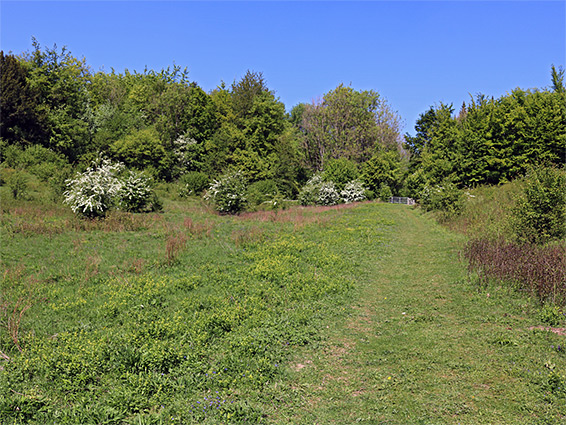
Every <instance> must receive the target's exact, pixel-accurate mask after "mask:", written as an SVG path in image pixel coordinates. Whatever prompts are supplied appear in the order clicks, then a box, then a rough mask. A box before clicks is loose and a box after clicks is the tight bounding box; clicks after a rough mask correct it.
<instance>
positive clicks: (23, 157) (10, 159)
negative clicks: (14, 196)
mask: <svg viewBox="0 0 566 425" xmlns="http://www.w3.org/2000/svg"><path fill="white" fill-rule="evenodd" d="M4 165H5V166H8V167H11V168H18V169H19V168H21V169H25V170H27V171H28V172H30V173H31V174H34V175H36V176H37V177H39V178H40V180H42V181H47V180H48V179H49V178H50V177H51V176H53V175H55V174H56V173H57V172H58V171H59V170H60V169H62V168H65V167H68V166H69V164H68V163H67V161H66V159H65V157H64V156H63V155H61V154H58V153H55V152H53V151H52V150H51V149H48V148H45V147H43V146H40V145H31V146H28V147H27V148H26V149H23V148H21V147H19V146H17V145H11V146H8V147H7V148H6V151H5V153H4Z"/></svg>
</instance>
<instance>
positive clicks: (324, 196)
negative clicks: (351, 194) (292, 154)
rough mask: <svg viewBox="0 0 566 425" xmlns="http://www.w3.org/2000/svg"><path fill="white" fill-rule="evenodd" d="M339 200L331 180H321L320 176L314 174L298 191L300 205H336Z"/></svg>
mask: <svg viewBox="0 0 566 425" xmlns="http://www.w3.org/2000/svg"><path fill="white" fill-rule="evenodd" d="M340 201H341V198H340V193H338V190H337V189H336V185H335V184H334V182H331V181H323V179H322V176H320V175H318V174H315V175H314V176H313V177H312V178H311V179H310V180H309V181H308V182H307V183H306V184H305V185H304V186H303V188H302V189H301V191H300V192H299V203H300V204H301V205H304V206H306V205H336V204H338V203H339V202H340Z"/></svg>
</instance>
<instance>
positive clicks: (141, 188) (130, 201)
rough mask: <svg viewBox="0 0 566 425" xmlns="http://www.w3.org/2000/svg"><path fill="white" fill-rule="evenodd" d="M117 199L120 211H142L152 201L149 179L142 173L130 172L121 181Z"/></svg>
mask: <svg viewBox="0 0 566 425" xmlns="http://www.w3.org/2000/svg"><path fill="white" fill-rule="evenodd" d="M118 199H119V201H118V203H119V207H120V209H123V210H125V211H130V212H141V211H144V210H145V209H146V208H147V207H148V206H150V204H151V203H152V201H153V189H152V188H151V179H150V178H149V177H147V176H146V175H144V174H143V173H140V172H136V171H132V172H130V173H129V174H128V176H127V177H126V178H125V179H124V180H123V181H122V187H121V188H120V191H119V192H118Z"/></svg>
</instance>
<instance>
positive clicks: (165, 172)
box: [0, 39, 566, 198]
mask: <svg viewBox="0 0 566 425" xmlns="http://www.w3.org/2000/svg"><path fill="white" fill-rule="evenodd" d="M551 71H552V72H551V78H552V86H551V87H550V88H545V89H537V90H522V89H515V90H513V91H512V92H511V93H510V94H508V95H505V96H503V97H501V98H499V99H494V98H493V97H488V96H486V95H477V96H476V97H475V98H472V99H470V101H469V102H468V103H464V104H463V105H462V107H461V109H460V111H459V113H458V114H455V113H454V112H455V111H454V108H453V106H452V105H446V104H440V105H435V106H432V107H430V109H429V110H427V111H426V112H424V113H423V114H421V115H420V117H419V119H418V120H417V122H416V125H415V130H416V135H415V136H410V135H408V134H405V135H403V134H402V120H401V117H400V116H399V114H398V113H397V112H396V111H394V110H393V109H392V107H391V106H390V105H389V103H388V102H387V101H386V100H385V99H384V98H383V97H382V96H380V94H379V93H377V92H375V91H373V90H369V91H358V90H355V89H353V88H352V87H349V86H344V85H339V86H337V87H336V88H335V89H333V90H331V91H329V92H328V93H326V94H324V95H323V96H322V98H320V99H319V100H317V101H313V102H311V103H301V104H298V105H296V106H294V107H293V108H292V109H291V110H290V112H289V113H287V112H286V109H285V105H284V104H283V103H282V102H281V101H280V100H279V99H278V98H277V97H276V96H275V93H274V91H273V90H271V89H270V88H269V87H268V86H267V83H266V80H265V78H264V76H263V74H262V73H261V72H255V71H247V72H246V74H245V75H244V76H243V77H242V78H241V79H240V80H239V81H234V82H233V83H232V84H231V85H226V84H225V83H224V82H221V83H220V84H219V85H218V87H216V88H215V89H214V90H212V91H210V92H208V93H207V92H205V91H204V90H203V89H202V88H201V87H200V86H199V85H198V84H197V83H196V82H194V81H190V79H189V76H188V72H187V70H186V69H181V68H180V67H178V66H173V67H170V68H167V69H163V70H161V71H154V70H147V69H146V70H144V71H143V72H129V71H128V70H126V71H125V72H123V73H117V72H115V71H114V70H113V69H112V70H111V72H105V71H98V72H93V71H92V70H91V68H90V67H89V66H88V65H87V63H86V60H85V59H78V58H76V57H74V56H73V55H72V54H71V52H69V51H68V50H67V49H66V48H63V49H58V48H57V47H56V46H54V47H53V48H42V47H41V46H40V44H39V43H38V42H37V41H36V40H35V39H34V40H33V50H32V51H31V52H27V53H24V54H21V55H14V54H11V53H10V54H5V53H4V52H1V53H0V74H1V86H0V89H1V93H0V102H1V111H2V114H1V121H0V143H1V144H0V146H1V150H2V153H1V158H0V159H1V161H2V163H3V164H4V167H12V168H18V167H21V166H22V163H25V161H23V160H22V158H24V157H25V155H24V154H23V153H25V152H26V151H30V152H31V151H33V155H35V156H39V157H41V158H43V160H44V161H46V162H51V163H57V164H67V165H68V166H69V167H73V169H79V170H84V169H86V168H87V167H88V166H89V165H90V164H91V163H92V161H93V160H95V159H96V158H98V157H99V156H100V155H101V154H102V155H104V156H105V157H107V158H110V159H113V160H116V161H120V162H122V163H123V164H125V165H126V166H127V167H129V168H131V169H136V170H144V171H145V172H146V173H148V174H150V175H151V176H153V177H154V178H156V179H161V180H165V181H175V180H178V179H180V178H183V176H185V175H187V174H188V173H200V174H201V175H203V176H206V177H207V179H208V181H212V180H213V179H215V178H217V177H219V176H221V175H223V174H224V173H226V172H228V171H239V172H241V173H242V175H243V176H245V178H246V180H247V181H248V182H250V183H254V182H265V181H269V182H271V183H273V184H274V185H276V187H277V189H278V191H279V192H280V193H281V194H283V195H284V196H286V197H296V196H297V194H298V192H299V190H300V188H301V187H302V186H303V185H304V184H305V183H306V182H307V180H308V179H309V178H311V177H312V176H313V175H315V174H317V173H324V172H325V171H328V170H332V173H333V174H334V175H340V173H342V174H348V175H349V176H350V177H352V178H359V179H361V181H362V182H363V184H364V185H365V187H366V188H367V189H369V190H371V191H373V192H375V193H377V192H379V191H380V190H383V189H384V188H385V189H387V190H388V191H389V192H390V193H392V194H396V195H402V196H413V197H416V198H420V197H421V194H422V193H423V191H426V188H427V187H431V186H434V185H441V184H443V183H445V182H450V184H453V185H455V186H456V187H459V188H463V187H471V186H475V185H480V184H499V183H503V182H506V181H509V180H512V179H514V178H516V177H518V176H520V175H522V174H524V173H525V171H526V170H527V169H528V167H529V165H532V164H539V163H546V164H549V165H561V164H562V163H563V162H564V158H565V154H566V128H565V127H566V98H565V96H566V94H565V89H564V82H563V76H564V72H563V70H562V69H559V70H557V69H556V68H554V67H552V70H551ZM33 155H32V156H33ZM28 157H29V155H28ZM30 161H31V162H33V160H30ZM38 161H39V160H38ZM28 162H29V161H28ZM23 165H24V166H25V164H23ZM64 168H65V167H63V166H57V167H52V168H49V167H46V166H44V167H43V168H41V169H42V170H43V175H42V176H41V177H43V178H45V179H48V178H53V175H51V174H57V173H58V172H61V170H62V169H64ZM46 169H47V170H48V171H45V170H46ZM352 170H353V171H352ZM39 174H42V173H39ZM387 190H386V191H385V192H387Z"/></svg>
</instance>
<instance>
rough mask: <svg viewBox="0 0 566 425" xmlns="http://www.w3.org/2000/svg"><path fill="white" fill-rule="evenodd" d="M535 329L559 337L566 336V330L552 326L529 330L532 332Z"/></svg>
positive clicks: (536, 327) (533, 327) (535, 327)
mask: <svg viewBox="0 0 566 425" xmlns="http://www.w3.org/2000/svg"><path fill="white" fill-rule="evenodd" d="M533 329H540V330H541V331H549V332H553V333H555V334H557V335H562V336H566V328H553V327H551V326H531V327H530V328H529V330H530V331H532V330H533Z"/></svg>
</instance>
